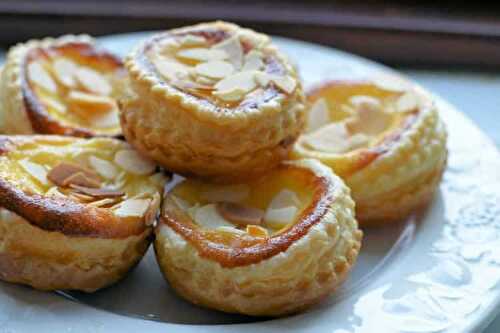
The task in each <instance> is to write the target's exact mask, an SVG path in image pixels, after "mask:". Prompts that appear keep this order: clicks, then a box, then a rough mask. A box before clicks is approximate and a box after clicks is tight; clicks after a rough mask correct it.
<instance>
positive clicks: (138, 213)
mask: <svg viewBox="0 0 500 333" xmlns="http://www.w3.org/2000/svg"><path fill="white" fill-rule="evenodd" d="M150 202H151V200H150V199H128V200H125V201H122V202H121V203H120V204H119V205H118V206H117V208H116V209H115V211H114V213H115V215H116V216H120V217H142V216H144V214H145V213H146V211H147V210H148V208H149V204H150Z"/></svg>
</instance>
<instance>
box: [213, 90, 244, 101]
mask: <svg viewBox="0 0 500 333" xmlns="http://www.w3.org/2000/svg"><path fill="white" fill-rule="evenodd" d="M246 93H247V92H246V91H245V90H242V89H232V90H229V91H214V92H213V93H212V94H213V95H214V96H215V97H217V98H219V99H221V100H223V101H225V102H237V101H240V100H241V99H242V98H243V97H245V96H246Z"/></svg>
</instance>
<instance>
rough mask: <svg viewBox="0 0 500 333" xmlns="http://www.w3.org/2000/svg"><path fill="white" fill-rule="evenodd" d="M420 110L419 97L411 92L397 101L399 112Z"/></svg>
mask: <svg viewBox="0 0 500 333" xmlns="http://www.w3.org/2000/svg"><path fill="white" fill-rule="evenodd" d="M418 108H419V100H418V97H417V95H415V94H414V93H411V92H406V93H404V94H403V95H402V96H401V97H399V98H398V99H397V101H396V111H397V112H411V111H415V110H417V109H418Z"/></svg>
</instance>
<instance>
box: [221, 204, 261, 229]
mask: <svg viewBox="0 0 500 333" xmlns="http://www.w3.org/2000/svg"><path fill="white" fill-rule="evenodd" d="M216 208H217V212H218V213H219V214H220V215H221V216H222V217H223V218H224V219H226V220H228V221H231V222H232V223H234V224H238V225H247V224H261V223H262V218H263V217H264V212H263V211H262V210H260V209H257V208H253V207H248V206H244V205H241V204H237V203H233V202H218V203H217V204H216Z"/></svg>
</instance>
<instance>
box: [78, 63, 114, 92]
mask: <svg viewBox="0 0 500 333" xmlns="http://www.w3.org/2000/svg"><path fill="white" fill-rule="evenodd" d="M75 77H76V80H77V81H78V82H79V83H80V84H81V85H82V86H83V88H85V90H87V91H89V92H92V93H94V94H98V95H104V96H107V95H109V94H111V92H112V91H113V87H111V84H110V83H109V82H108V80H107V79H106V78H105V77H104V76H103V75H102V74H100V73H99V72H97V71H95V70H93V69H91V68H87V67H80V68H78V70H77V71H76V73H75Z"/></svg>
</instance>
